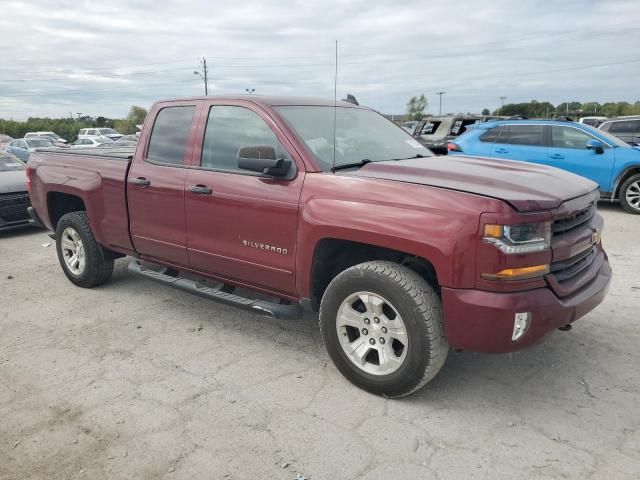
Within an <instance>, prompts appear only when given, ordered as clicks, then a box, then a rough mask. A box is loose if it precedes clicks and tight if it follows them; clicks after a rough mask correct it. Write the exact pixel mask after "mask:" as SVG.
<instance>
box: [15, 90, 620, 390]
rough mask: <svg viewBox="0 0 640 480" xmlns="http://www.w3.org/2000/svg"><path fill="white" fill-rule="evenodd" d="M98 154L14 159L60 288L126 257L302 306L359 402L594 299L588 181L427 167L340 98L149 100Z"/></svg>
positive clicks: (556, 324) (209, 289)
mask: <svg viewBox="0 0 640 480" xmlns="http://www.w3.org/2000/svg"><path fill="white" fill-rule="evenodd" d="M94 152H95V150H94ZM105 152H106V153H102V154H96V153H90V152H83V151H76V152H70V151H64V152H53V151H51V152H39V153H35V154H32V155H31V158H30V160H29V163H28V167H27V170H28V179H29V189H30V193H31V199H32V204H33V208H32V209H31V215H32V217H33V218H34V220H35V221H36V222H40V223H42V224H43V225H44V226H46V227H47V228H49V229H50V230H52V231H54V232H55V234H54V235H55V239H56V244H57V253H58V257H59V260H60V265H61V266H62V269H63V271H64V273H65V274H66V276H67V277H68V278H69V280H71V282H73V283H74V284H76V285H78V286H80V287H94V286H97V285H100V284H102V283H104V282H106V281H107V280H108V279H109V277H110V276H111V273H112V270H113V264H114V259H116V258H118V257H122V256H130V257H133V260H132V262H131V263H130V264H129V270H130V271H131V272H132V273H134V274H137V275H140V276H143V277H145V278H148V279H151V280H154V281H157V282H159V283H162V284H164V285H167V286H171V287H174V288H179V289H182V290H185V291H188V292H192V293H194V294H197V295H200V296H203V297H206V298H211V299H215V300H218V301H222V302H226V303H230V304H233V305H237V306H238V307H242V308H247V309H251V310H253V311H255V312H257V313H262V314H266V315H270V316H273V317H297V316H299V315H300V313H301V311H302V310H303V308H308V309H310V310H313V311H318V312H319V318H320V330H321V333H322V338H323V340H324V344H325V346H326V348H327V350H328V353H329V355H330V356H331V358H332V360H333V362H334V363H335V365H336V367H337V368H338V369H339V370H340V372H342V374H343V375H344V376H345V377H347V378H348V379H349V380H350V381H352V382H353V383H355V384H356V385H357V386H359V387H361V388H364V389H366V390H368V391H370V392H373V393H376V394H381V395H386V396H390V397H398V396H402V395H407V394H409V393H411V392H413V391H415V390H417V389H418V388H420V387H421V386H422V385H424V384H425V383H427V382H428V381H429V380H430V379H431V378H433V377H434V376H435V375H436V373H437V372H438V370H439V369H440V368H441V367H442V365H443V363H444V361H445V358H446V356H447V352H448V350H449V348H450V347H452V348H455V349H462V350H471V351H477V352H512V351H516V350H519V349H522V348H524V347H527V346H529V345H531V344H533V343H536V342H538V341H539V340H541V339H542V338H543V337H544V336H545V335H546V334H548V333H549V332H551V331H553V330H556V329H561V330H568V329H569V328H570V326H571V323H572V322H573V321H574V320H576V319H578V318H579V317H581V316H583V315H585V314H586V313H587V312H589V311H591V310H592V309H593V308H595V307H596V306H597V305H598V304H599V303H600V302H602V300H603V298H604V297H605V295H606V293H607V290H608V286H609V281H610V277H611V269H610V267H609V263H608V260H607V256H606V254H605V252H604V250H603V248H602V245H601V242H600V233H601V231H602V226H603V222H602V218H601V217H600V215H598V213H597V211H596V206H597V200H598V190H597V185H596V184H595V183H592V182H590V181H589V180H586V179H584V178H581V177H578V176H575V175H573V174H570V173H568V172H564V171H560V170H556V169H553V168H549V167H545V166H540V165H532V164H526V163H519V162H506V161H504V160H500V161H494V160H491V159H486V158H463V157H453V158H452V157H449V158H443V157H434V156H432V155H431V153H430V152H429V151H428V150H427V149H425V148H424V147H423V146H422V145H420V144H419V143H418V142H416V141H415V140H414V139H413V138H412V137H411V136H410V135H408V134H407V133H406V132H404V131H403V130H402V129H400V128H398V127H396V126H395V125H393V124H392V123H391V122H389V121H387V120H386V119H385V118H383V117H382V116H381V115H379V114H378V113H376V112H374V111H372V110H370V109H368V108H364V107H360V106H357V105H354V104H351V103H348V102H338V103H337V105H334V104H333V102H325V101H319V100H313V99H306V98H291V97H287V98H277V97H260V96H255V95H251V96H234V97H231V96H228V97H227V96H224V97H204V98H189V99H181V100H172V101H164V102H159V103H156V104H155V105H154V106H153V108H152V109H151V112H150V113H149V116H148V117H147V120H146V122H145V124H144V128H143V130H142V134H141V136H140V141H139V145H138V146H137V148H136V149H135V152H134V151H133V150H131V151H128V150H120V149H113V150H105Z"/></svg>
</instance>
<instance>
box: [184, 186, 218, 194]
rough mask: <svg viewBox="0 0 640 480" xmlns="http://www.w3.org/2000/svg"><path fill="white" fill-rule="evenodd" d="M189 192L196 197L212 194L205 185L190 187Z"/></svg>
mask: <svg viewBox="0 0 640 480" xmlns="http://www.w3.org/2000/svg"><path fill="white" fill-rule="evenodd" d="M189 191H190V192H191V193H195V194H197V195H211V194H212V193H213V190H211V188H209V187H207V186H206V185H191V186H190V187H189Z"/></svg>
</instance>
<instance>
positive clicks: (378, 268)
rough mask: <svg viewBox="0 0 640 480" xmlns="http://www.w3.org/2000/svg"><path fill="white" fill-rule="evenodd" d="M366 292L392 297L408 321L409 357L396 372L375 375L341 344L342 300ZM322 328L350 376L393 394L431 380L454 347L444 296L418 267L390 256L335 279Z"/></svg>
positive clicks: (368, 387) (384, 393) (407, 391)
mask: <svg viewBox="0 0 640 480" xmlns="http://www.w3.org/2000/svg"><path fill="white" fill-rule="evenodd" d="M360 291H368V292H371V293H374V294H377V295H380V296H382V297H384V298H385V299H388V300H389V302H390V303H391V304H393V306H394V308H395V309H396V310H397V311H398V313H399V315H400V316H401V318H402V320H403V322H404V324H405V327H406V330H407V333H408V348H407V352H406V357H405V359H404V361H403V362H402V364H401V366H400V367H399V368H398V369H397V370H396V371H394V372H392V373H389V374H385V375H374V374H371V373H368V372H366V371H364V370H362V369H361V368H359V367H358V366H356V365H355V364H354V363H353V362H352V361H351V360H350V359H349V357H348V356H347V354H346V353H345V351H344V350H343V348H342V345H341V343H340V338H339V335H338V332H337V327H336V322H337V318H338V311H339V309H340V305H341V304H342V302H343V301H344V300H345V299H347V298H348V297H349V296H350V295H353V294H354V293H356V292H360ZM320 332H321V334H322V340H323V342H324V345H325V348H326V349H327V352H328V353H329V356H330V357H331V359H332V360H333V363H334V364H335V365H336V367H337V368H338V370H339V371H340V372H341V373H342V375H344V377H346V378H347V379H348V380H349V381H351V382H352V383H353V384H355V385H356V386H358V387H360V388H362V389H364V390H366V391H368V392H371V393H374V394H376V395H382V396H386V397H392V398H393V397H402V396H405V395H409V394H411V393H413V392H415V391H416V390H418V389H420V388H421V387H422V386H424V385H425V384H427V383H428V382H429V381H430V380H431V379H432V378H433V377H435V375H436V374H437V373H438V371H439V370H440V369H441V368H442V366H443V364H444V362H445V359H446V357H447V353H448V351H449V345H448V344H447V341H446V339H445V337H444V331H443V326H442V309H441V304H440V299H439V297H438V295H437V294H436V292H435V291H434V289H433V287H431V285H429V283H428V282H427V281H426V280H425V279H424V278H422V277H421V276H420V275H418V274H417V273H416V272H414V271H413V270H410V269H409V268H407V267H404V266H402V265H399V264H397V263H394V262H388V261H372V262H365V263H361V264H359V265H355V266H353V267H351V268H349V269H347V270H345V271H343V272H341V273H340V274H338V275H337V276H336V277H335V278H334V279H333V280H332V281H331V283H330V284H329V286H328V287H327V290H326V291H325V293H324V296H323V297H322V301H321V304H320ZM343 335H344V334H343Z"/></svg>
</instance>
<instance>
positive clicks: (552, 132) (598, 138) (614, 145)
mask: <svg viewBox="0 0 640 480" xmlns="http://www.w3.org/2000/svg"><path fill="white" fill-rule="evenodd" d="M625 122H626V120H625ZM611 123H612V125H613V124H616V123H618V121H611ZM448 149H449V154H450V155H471V156H481V157H491V158H497V159H502V160H521V161H525V162H532V163H540V164H545V165H549V166H552V167H556V168H560V169H562V170H566V171H569V172H573V173H576V174H578V175H580V176H582V177H586V178H588V179H590V180H592V181H594V182H596V183H597V184H598V185H599V190H600V195H601V198H608V199H612V200H613V199H619V200H620V203H621V204H622V206H623V207H624V209H625V210H627V211H628V212H631V213H635V214H640V147H633V146H632V145H630V144H629V143H627V142H624V141H622V140H621V139H620V138H617V137H615V136H613V135H611V134H610V133H608V132H607V131H606V130H604V129H602V128H601V129H595V128H593V127H590V126H589V125H586V124H583V123H575V122H558V121H555V120H517V121H514V120H505V121H493V122H486V123H478V124H474V125H471V126H469V130H468V132H467V133H466V134H464V135H461V136H460V137H458V138H457V139H455V140H454V141H452V142H450V143H449V146H448Z"/></svg>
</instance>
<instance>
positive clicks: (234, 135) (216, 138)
mask: <svg viewBox="0 0 640 480" xmlns="http://www.w3.org/2000/svg"><path fill="white" fill-rule="evenodd" d="M249 145H270V146H272V147H273V148H274V149H275V151H276V158H283V157H284V158H288V157H289V156H288V155H287V153H286V152H285V150H284V148H283V147H282V145H280V142H279V141H278V139H277V137H276V135H275V134H274V133H273V131H272V130H271V128H269V126H268V125H267V124H266V123H265V121H264V120H263V119H262V118H261V117H260V116H259V115H258V114H257V113H255V112H253V111H251V110H249V109H248V108H244V107H236V106H214V107H212V108H211V109H210V110H209V118H208V119H207V128H206V131H205V135H204V142H203V145H202V159H201V162H200V166H201V167H204V168H211V169H214V170H232V171H234V170H236V171H237V170H239V168H238V161H237V155H238V149H239V148H240V147H243V146H249Z"/></svg>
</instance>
